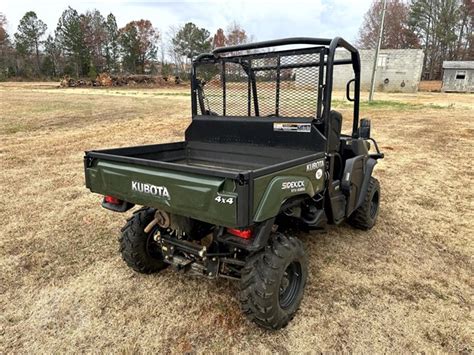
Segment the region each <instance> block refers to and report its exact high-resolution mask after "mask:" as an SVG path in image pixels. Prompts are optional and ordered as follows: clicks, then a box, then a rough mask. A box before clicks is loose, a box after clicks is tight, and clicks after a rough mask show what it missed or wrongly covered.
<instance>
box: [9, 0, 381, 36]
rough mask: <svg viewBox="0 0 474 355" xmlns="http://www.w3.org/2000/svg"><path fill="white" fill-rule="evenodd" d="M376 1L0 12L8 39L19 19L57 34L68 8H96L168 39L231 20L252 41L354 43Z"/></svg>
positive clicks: (99, 4)
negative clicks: (33, 18) (190, 26)
mask: <svg viewBox="0 0 474 355" xmlns="http://www.w3.org/2000/svg"><path fill="white" fill-rule="evenodd" d="M371 2H372V0H293V1H292V0H285V1H283V0H272V1H268V0H262V1H259V0H233V1H216V0H214V1H192V0H186V1H185V0H179V1H165V0H162V1H156V0H155V1H143V0H142V1H112V0H95V1H77V0H76V1H74V2H73V1H64V0H56V1H52V0H36V1H30V0H27V1H19V0H16V1H12V0H2V2H1V5H0V12H3V13H4V14H5V16H6V17H7V20H8V32H9V33H10V35H13V33H14V32H15V31H16V28H17V26H18V23H19V20H20V18H21V17H22V16H23V15H24V14H25V13H26V12H27V11H31V10H32V11H35V12H36V14H37V16H38V17H39V18H40V19H41V20H43V21H44V22H45V23H46V24H47V25H48V33H54V29H55V28H56V24H57V22H58V18H59V17H60V15H61V13H62V11H63V10H64V9H66V8H67V7H68V6H69V5H70V6H72V7H73V8H74V9H76V10H77V11H79V12H84V11H86V10H88V9H98V10H99V11H100V12H101V13H102V15H103V16H106V15H107V14H109V13H110V12H112V13H113V14H114V15H115V17H116V18H117V23H118V26H119V27H122V26H124V25H125V24H126V23H127V22H129V21H132V20H139V19H142V18H144V19H148V20H150V21H151V22H152V24H153V26H154V27H156V28H157V29H158V30H159V31H160V33H162V34H164V36H163V37H164V38H166V36H167V34H169V27H170V26H172V25H174V26H176V25H183V24H185V23H186V22H194V23H195V24H196V25H198V26H199V27H205V28H206V29H208V30H209V31H210V32H211V34H213V33H215V31H216V30H217V29H218V28H219V27H221V28H223V29H226V27H227V26H228V24H230V23H232V22H233V21H235V22H237V23H239V24H240V25H241V26H242V27H243V28H244V29H245V30H246V31H247V33H249V34H250V35H252V36H253V39H254V40H258V41H263V40H269V39H277V38H283V37H295V36H298V37H299V36H302V37H320V38H325V37H327V38H331V37H335V36H340V37H343V38H345V39H346V40H348V41H350V42H353V41H355V39H356V38H357V34H358V31H359V27H360V25H361V23H362V20H363V16H364V14H365V12H366V11H367V10H368V8H369V6H370V4H371Z"/></svg>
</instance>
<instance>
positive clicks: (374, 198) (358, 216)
mask: <svg viewBox="0 0 474 355" xmlns="http://www.w3.org/2000/svg"><path fill="white" fill-rule="evenodd" d="M379 208H380V184H379V181H378V180H377V179H376V178H374V177H370V181H369V187H368V189H367V195H366V196H365V199H364V202H363V203H362V205H360V206H359V208H357V209H356V210H355V211H354V212H353V213H352V214H351V215H350V217H349V220H348V222H349V224H350V225H351V226H353V227H355V228H358V229H362V230H369V229H371V228H372V227H373V226H374V225H375V222H376V221H377V216H378V214H379Z"/></svg>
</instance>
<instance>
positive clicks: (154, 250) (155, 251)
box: [145, 228, 162, 260]
mask: <svg viewBox="0 0 474 355" xmlns="http://www.w3.org/2000/svg"><path fill="white" fill-rule="evenodd" d="M157 231H158V229H157V228H154V229H153V230H152V231H151V232H150V233H148V235H147V237H146V247H145V251H146V255H148V256H149V257H150V258H153V259H157V260H161V259H162V255H161V249H160V247H159V246H158V243H157V242H155V239H154V237H155V234H156V232H157Z"/></svg>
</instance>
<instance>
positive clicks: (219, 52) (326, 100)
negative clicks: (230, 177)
mask: <svg viewBox="0 0 474 355" xmlns="http://www.w3.org/2000/svg"><path fill="white" fill-rule="evenodd" d="M288 45H312V46H319V47H304V48H300V49H294V50H290V51H292V52H294V53H299V52H302V51H305V50H308V49H315V48H319V49H322V52H321V53H323V55H322V57H321V58H323V60H324V56H326V59H325V60H324V62H323V63H322V65H324V66H325V67H326V73H325V80H324V84H323V87H322V89H323V90H321V91H322V100H321V102H322V104H323V106H324V110H323V112H322V116H321V119H322V122H323V123H324V126H325V128H324V131H325V136H326V137H328V132H330V129H331V127H330V126H331V120H330V119H329V113H330V111H331V99H332V87H333V72H334V65H349V64H352V69H353V71H354V78H353V79H351V80H349V81H348V82H347V86H346V96H347V98H348V100H349V101H351V102H353V105H354V106H353V124H352V137H353V138H358V128H359V105H360V56H359V52H358V50H357V49H356V48H355V47H354V46H352V45H351V44H350V43H349V42H347V41H346V40H344V39H343V38H341V37H335V38H333V39H327V38H312V37H292V38H283V39H277V40H270V41H262V42H255V43H246V44H240V45H235V46H228V47H220V48H216V49H214V50H213V51H212V52H211V53H203V54H200V55H198V56H197V57H196V58H195V59H194V60H193V63H192V68H191V100H192V101H191V109H192V116H193V118H194V116H197V115H198V90H199V85H200V84H199V80H197V78H196V67H197V66H198V65H200V64H203V63H204V64H205V63H213V62H215V61H216V60H218V59H223V58H232V57H233V56H234V55H235V53H236V52H241V51H248V50H256V49H262V48H272V47H279V46H288ZM337 48H344V49H346V50H347V51H348V52H349V53H350V54H351V58H350V59H340V60H335V59H334V57H335V53H336V49H337ZM287 52H289V51H273V52H271V53H272V54H276V55H278V54H281V53H287ZM226 53H227V54H229V53H232V55H229V56H223V54H226ZM259 54H262V53H259V52H256V53H254V54H243V55H239V56H238V57H239V58H242V57H244V56H247V57H255V56H258V55H259ZM240 64H242V63H240ZM258 69H259V70H265V69H271V67H268V68H266V67H260V68H258ZM244 70H245V68H244ZM249 76H252V77H251V80H253V81H254V80H255V77H254V74H253V73H252V72H250V73H249ZM352 82H353V83H354V97H353V98H350V97H349V85H350V84H351V83H352ZM224 88H225V86H224ZM224 90H225V89H224ZM253 90H255V85H253ZM253 96H254V105H255V112H256V116H259V115H258V102H257V101H256V97H255V95H253ZM320 104H321V103H320V102H319V101H318V105H320ZM317 109H318V112H319V111H320V108H319V107H318V108H317Z"/></svg>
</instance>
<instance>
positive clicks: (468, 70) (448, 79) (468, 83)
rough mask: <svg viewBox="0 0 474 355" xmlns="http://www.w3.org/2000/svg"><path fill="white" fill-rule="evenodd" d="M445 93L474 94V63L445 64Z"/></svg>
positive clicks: (443, 88)
mask: <svg viewBox="0 0 474 355" xmlns="http://www.w3.org/2000/svg"><path fill="white" fill-rule="evenodd" d="M441 90H442V91H444V92H474V61H464V62H461V61H460V62H454V61H451V62H448V61H445V62H443V87H442V88H441Z"/></svg>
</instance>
